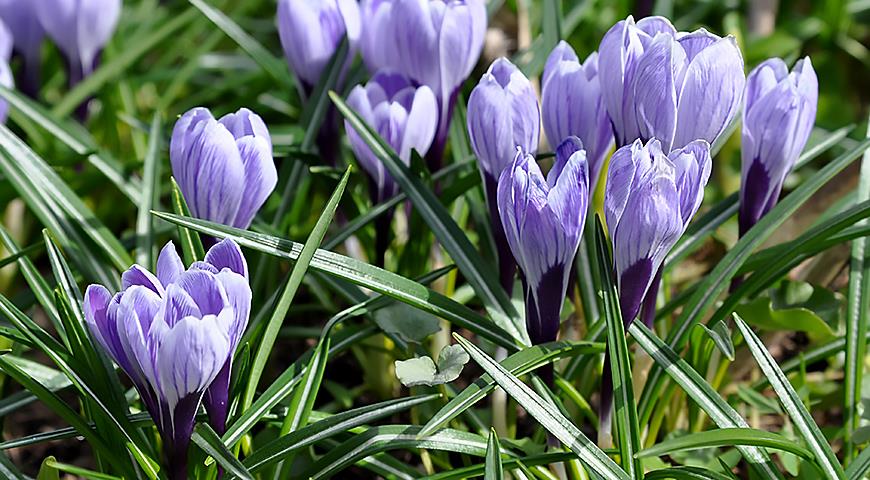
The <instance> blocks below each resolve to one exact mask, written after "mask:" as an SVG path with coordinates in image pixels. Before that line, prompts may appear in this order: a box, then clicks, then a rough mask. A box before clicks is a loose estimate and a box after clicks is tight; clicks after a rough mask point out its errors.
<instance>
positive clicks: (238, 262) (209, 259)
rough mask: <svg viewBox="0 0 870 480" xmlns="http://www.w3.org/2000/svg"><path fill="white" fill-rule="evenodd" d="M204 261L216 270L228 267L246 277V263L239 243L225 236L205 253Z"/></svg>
mask: <svg viewBox="0 0 870 480" xmlns="http://www.w3.org/2000/svg"><path fill="white" fill-rule="evenodd" d="M205 261H206V263H210V264H211V265H213V266H214V267H215V268H216V269H217V270H218V271H220V270H223V269H224V268H228V269H229V270H230V271H232V272H235V273H237V274H239V275H241V276H242V277H244V278H248V263H247V262H246V261H245V256H244V254H242V249H241V248H239V245H238V244H237V243H236V242H235V241H233V240H231V239H229V238H225V239H223V240H221V241H220V242H218V243H217V244H216V245H214V246H213V247H211V248H210V249H209V250H208V252H206V254H205Z"/></svg>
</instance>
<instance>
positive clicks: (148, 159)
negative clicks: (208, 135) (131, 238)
mask: <svg viewBox="0 0 870 480" xmlns="http://www.w3.org/2000/svg"><path fill="white" fill-rule="evenodd" d="M161 127H162V122H161V119H160V113H155V114H154V118H153V119H152V120H151V132H150V133H149V135H148V152H147V153H146V154H145V162H144V166H143V174H142V194H141V195H140V198H139V214H138V216H137V217H136V262H137V263H139V265H143V266H145V268H151V267H152V266H153V265H154V264H155V261H154V218H153V217H152V216H151V210H157V208H158V206H157V201H158V198H159V197H160V185H159V182H160V155H159V153H160V138H161V133H162V131H161Z"/></svg>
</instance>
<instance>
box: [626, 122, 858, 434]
mask: <svg viewBox="0 0 870 480" xmlns="http://www.w3.org/2000/svg"><path fill="white" fill-rule="evenodd" d="M868 147H870V139H867V140H864V141H862V142H860V143H858V144H857V145H856V146H855V147H854V148H852V149H851V150H849V151H847V152H846V153H844V154H842V155H840V156H839V157H837V158H836V159H834V160H833V161H831V162H830V163H828V164H827V165H825V166H824V167H822V169H820V170H819V171H818V172H816V174H815V175H813V176H811V177H809V178H808V179H807V180H806V181H805V182H804V183H802V184H801V185H800V186H799V187H797V188H796V189H795V190H794V191H792V192H791V193H790V194H789V195H788V196H786V197H785V198H784V199H782V201H780V202H779V203H778V204H777V205H776V206H775V207H773V209H772V210H771V211H770V212H769V213H768V214H767V215H765V216H764V217H762V218H761V220H760V221H759V222H758V223H756V224H755V226H754V227H752V228H751V229H750V230H749V231H748V232H747V233H746V235H744V236H743V237H742V238H741V239H740V240H739V241H738V242H737V244H735V245H734V247H733V248H732V249H731V250H729V251H728V253H727V254H726V255H725V256H724V257H723V258H722V259H721V260H720V261H719V263H718V264H717V265H716V267H715V268H714V269H713V271H711V272H710V273H709V274H707V275H706V276H705V277H704V279H703V280H702V281H701V282H700V283H699V284H698V287H697V289H696V290H695V293H694V294H693V295H692V297H691V298H690V299H689V301H688V302H687V303H686V305H685V306H684V308H683V312H682V313H681V314H680V317H679V318H678V319H677V320H676V322H675V323H674V326H673V328H672V329H671V330H670V333H669V334H668V345H669V346H670V347H671V348H672V349H678V348H680V347H682V346H683V344H684V343H685V341H686V339H687V336H688V333H689V331H690V329H691V327H692V325H694V324H695V323H696V322H698V321H699V319H700V318H701V316H702V315H705V314H707V313H708V312H709V309H710V307H712V306H713V304H714V303H715V302H716V301H717V300H718V298H719V295H720V294H721V293H722V292H723V291H724V290H725V289H726V288H727V287H728V284H729V282H730V280H731V278H732V277H733V276H734V274H735V273H736V272H737V270H738V269H739V268H740V267H741V265H742V264H743V262H745V261H746V259H747V258H749V256H750V255H751V254H752V251H753V250H755V249H756V248H757V247H758V246H760V245H761V244H762V243H763V242H764V241H765V240H766V239H767V238H768V237H769V236H770V235H771V234H772V233H773V232H774V231H776V230H777V229H778V228H779V227H780V226H781V225H782V223H783V222H785V221H786V220H787V219H788V218H789V217H790V216H791V215H792V214H793V213H794V212H795V211H797V209H798V208H799V207H800V206H801V205H803V203H804V202H806V201H807V200H808V199H810V198H811V197H812V196H813V195H814V194H815V193H816V191H818V190H819V189H820V188H821V187H822V186H824V185H825V184H826V183H827V182H828V181H829V180H830V179H832V178H833V177H834V176H835V175H836V174H837V173H839V172H840V171H842V170H843V169H844V168H846V167H847V166H848V165H849V164H850V163H852V161H854V160H855V158H857V157H858V156H860V155H861V154H863V153H864V151H865V150H866V149H867V148H868ZM664 380H665V379H664V372H663V371H662V370H661V367H659V366H658V365H653V368H652V369H651V370H650V372H649V375H648V377H647V383H646V386H645V387H644V391H643V394H642V395H641V397H640V408H638V411H639V412H640V414H641V415H640V418H641V423H644V422H645V421H646V420H648V419H649V418H650V416H651V415H652V409H653V408H654V405H655V403H656V401H657V400H658V395H659V392H660V391H661V388H662V386H663V382H664Z"/></svg>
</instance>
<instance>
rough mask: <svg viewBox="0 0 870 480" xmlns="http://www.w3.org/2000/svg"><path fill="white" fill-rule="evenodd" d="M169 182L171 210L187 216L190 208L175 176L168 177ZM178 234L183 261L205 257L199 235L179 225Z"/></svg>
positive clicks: (190, 261) (190, 262) (193, 260)
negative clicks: (170, 186)
mask: <svg viewBox="0 0 870 480" xmlns="http://www.w3.org/2000/svg"><path fill="white" fill-rule="evenodd" d="M169 182H170V183H171V184H172V210H173V211H174V212H175V213H176V214H177V215H184V216H187V217H189V216H190V210H189V209H188V208H187V202H186V201H184V195H183V194H182V193H181V187H179V186H178V182H176V181H175V177H172V178H170V179H169ZM178 236H179V237H180V238H181V254H182V255H184V261H185V262H186V263H187V264H188V265H190V264H192V263H193V262H196V261H199V260H202V259H203V258H205V249H204V248H203V247H202V239H200V238H199V235H197V234H196V233H195V232H192V231H190V229H189V228H185V227H184V226H183V225H179V227H178Z"/></svg>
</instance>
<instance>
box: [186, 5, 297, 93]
mask: <svg viewBox="0 0 870 480" xmlns="http://www.w3.org/2000/svg"><path fill="white" fill-rule="evenodd" d="M190 3H191V4H192V5H193V6H194V7H196V8H197V9H198V10H199V11H200V12H202V13H203V15H205V16H206V17H207V18H208V19H209V20H211V22H212V23H214V24H215V26H216V27H218V28H219V29H221V30H222V31H223V32H224V33H226V34H227V36H228V37H230V38H231V39H233V41H234V42H236V43H237V44H238V45H239V47H241V48H242V50H244V51H245V52H246V53H247V54H248V55H250V56H251V58H252V59H253V60H254V61H255V62H257V64H258V65H260V67H261V68H262V69H263V70H265V71H266V73H268V74H269V76H270V77H272V79H273V80H274V81H275V82H277V83H278V85H280V86H281V88H282V89H284V90H292V89H295V88H296V85H295V84H294V83H293V82H292V81H291V79H290V76H289V75H287V66H286V64H285V63H284V61H283V60H281V59H280V58H277V57H275V56H274V55H272V53H271V52H269V50H268V49H267V48H266V47H264V46H263V45H261V44H260V43H259V42H257V40H255V39H254V37H252V36H250V35H249V34H248V33H247V32H245V31H244V30H242V27H240V26H239V25H238V24H237V23H236V22H234V21H233V20H232V19H231V18H229V17H227V16H226V15H225V14H224V13H223V12H221V11H220V10H218V9H216V8H214V7H212V6H211V5H209V4H207V3H205V2H204V1H202V0H190Z"/></svg>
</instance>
